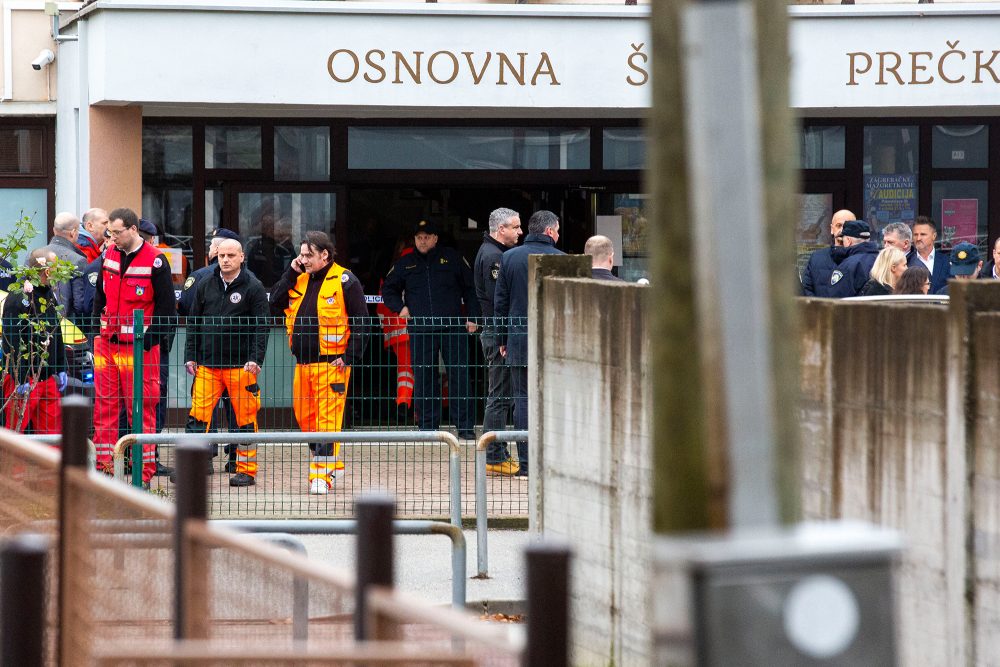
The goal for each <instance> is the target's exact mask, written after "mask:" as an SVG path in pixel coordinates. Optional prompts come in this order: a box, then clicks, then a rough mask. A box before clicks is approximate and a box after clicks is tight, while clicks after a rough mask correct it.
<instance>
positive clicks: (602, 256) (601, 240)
mask: <svg viewBox="0 0 1000 667" xmlns="http://www.w3.org/2000/svg"><path fill="white" fill-rule="evenodd" d="M583 254H584V255H590V275H591V277H592V278H594V279H595V280H611V281H615V282H625V281H624V280H622V279H621V278H619V277H618V276H616V275H615V274H613V273H611V267H613V266H614V265H615V246H614V244H613V243H612V242H611V239H609V238H608V237H607V236H601V235H597V236H591V237H590V238H589V239H587V242H586V243H585V244H584V245H583Z"/></svg>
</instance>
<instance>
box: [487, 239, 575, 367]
mask: <svg viewBox="0 0 1000 667" xmlns="http://www.w3.org/2000/svg"><path fill="white" fill-rule="evenodd" d="M565 254H566V253H564V252H563V251H562V250H559V249H558V248H556V243H555V241H553V240H552V239H551V238H550V237H548V236H546V235H544V234H528V235H527V236H526V237H525V238H524V245H520V246H518V247H516V248H511V249H510V250H508V251H507V252H505V253H504V254H503V260H502V261H501V263H500V278H499V279H498V280H497V291H496V294H495V295H494V299H493V308H494V312H495V314H496V316H497V317H498V318H512V320H511V321H510V322H509V323H508V324H509V326H508V327H507V331H506V337H507V343H506V344H507V364H508V365H510V366H524V365H525V364H527V363H528V321H527V317H528V255H565Z"/></svg>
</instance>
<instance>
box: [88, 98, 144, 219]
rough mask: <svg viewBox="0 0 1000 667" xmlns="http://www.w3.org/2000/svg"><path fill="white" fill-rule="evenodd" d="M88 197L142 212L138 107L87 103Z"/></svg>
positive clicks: (101, 203) (104, 204)
mask: <svg viewBox="0 0 1000 667" xmlns="http://www.w3.org/2000/svg"><path fill="white" fill-rule="evenodd" d="M89 201H90V205H91V206H100V207H101V208H104V209H107V210H108V211H109V212H110V211H111V209H114V208H118V207H120V206H127V207H128V208H131V209H132V210H134V211H135V212H136V213H138V214H140V215H141V214H142V107H138V106H136V107H131V106H130V107H108V106H92V107H90V197H89Z"/></svg>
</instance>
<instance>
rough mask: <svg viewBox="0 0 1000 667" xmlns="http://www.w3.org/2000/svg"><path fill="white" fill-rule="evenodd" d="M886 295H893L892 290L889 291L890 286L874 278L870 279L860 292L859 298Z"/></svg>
mask: <svg viewBox="0 0 1000 667" xmlns="http://www.w3.org/2000/svg"><path fill="white" fill-rule="evenodd" d="M886 294H892V290H891V289H889V286H888V285H885V284H883V283H880V282H879V281H877V280H875V279H874V278H871V279H869V281H868V282H866V283H865V284H864V286H863V287H862V288H861V291H860V292H858V296H885V295H886Z"/></svg>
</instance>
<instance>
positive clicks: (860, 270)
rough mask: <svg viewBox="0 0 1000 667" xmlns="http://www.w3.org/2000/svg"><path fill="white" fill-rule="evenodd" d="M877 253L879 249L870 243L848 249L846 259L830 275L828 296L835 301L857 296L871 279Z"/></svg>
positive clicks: (866, 242)
mask: <svg viewBox="0 0 1000 667" xmlns="http://www.w3.org/2000/svg"><path fill="white" fill-rule="evenodd" d="M878 253H879V248H878V246H877V245H875V244H874V243H873V242H872V241H865V242H864V243H859V244H857V245H852V246H851V247H850V248H848V249H847V258H846V259H845V260H844V261H843V262H841V263H840V264H839V265H838V266H837V268H836V269H834V270H833V273H831V274H830V296H832V297H833V298H835V299H842V298H844V297H848V296H858V294H860V293H861V288H862V287H864V286H865V283H866V282H868V280H869V279H870V278H871V272H872V266H874V265H875V258H876V257H878Z"/></svg>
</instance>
